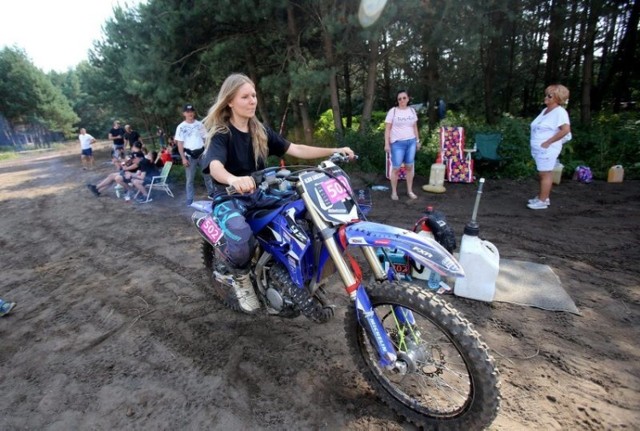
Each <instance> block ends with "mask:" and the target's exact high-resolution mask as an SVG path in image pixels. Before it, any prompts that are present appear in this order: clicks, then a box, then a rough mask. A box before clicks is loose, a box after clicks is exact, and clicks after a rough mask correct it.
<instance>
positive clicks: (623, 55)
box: [613, 0, 640, 112]
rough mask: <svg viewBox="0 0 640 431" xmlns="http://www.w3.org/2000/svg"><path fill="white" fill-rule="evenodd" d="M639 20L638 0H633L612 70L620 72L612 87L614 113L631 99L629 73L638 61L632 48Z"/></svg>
mask: <svg viewBox="0 0 640 431" xmlns="http://www.w3.org/2000/svg"><path fill="white" fill-rule="evenodd" d="M639 18H640V0H635V2H634V4H633V8H632V9H631V14H630V15H629V21H628V22H627V25H626V31H625V34H624V36H623V37H622V42H621V44H620V49H619V50H618V55H617V56H616V62H615V65H614V70H616V71H619V72H620V75H619V77H618V79H617V80H616V85H615V87H614V94H613V96H614V100H615V103H614V105H613V110H614V112H618V111H619V110H620V108H621V102H622V101H629V100H630V99H631V73H632V71H633V70H634V69H635V70H636V71H637V67H638V61H639V60H640V58H638V56H637V53H636V50H635V49H634V47H636V46H637V40H638V22H639ZM634 58H635V64H634Z"/></svg>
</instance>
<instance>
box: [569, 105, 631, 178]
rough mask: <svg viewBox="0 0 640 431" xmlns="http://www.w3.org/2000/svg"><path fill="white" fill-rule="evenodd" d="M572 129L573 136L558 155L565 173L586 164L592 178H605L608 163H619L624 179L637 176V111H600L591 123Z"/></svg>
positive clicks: (610, 164)
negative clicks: (622, 169) (616, 112)
mask: <svg viewBox="0 0 640 431" xmlns="http://www.w3.org/2000/svg"><path fill="white" fill-rule="evenodd" d="M571 129H572V135H573V139H572V140H571V141H569V142H568V143H567V144H565V145H564V147H565V148H564V149H563V154H562V158H561V159H562V161H563V164H564V165H565V166H566V167H568V169H565V172H567V171H569V172H573V170H574V169H575V167H576V166H578V165H586V166H589V167H590V168H591V172H592V173H593V175H594V177H595V178H599V179H606V178H607V175H608V172H609V168H610V167H611V166H613V165H622V166H623V167H624V169H625V178H626V179H639V178H640V145H638V143H639V142H640V114H638V113H632V112H627V113H622V114H600V115H598V116H597V117H596V118H594V120H593V123H592V125H591V126H580V125H572V127H571Z"/></svg>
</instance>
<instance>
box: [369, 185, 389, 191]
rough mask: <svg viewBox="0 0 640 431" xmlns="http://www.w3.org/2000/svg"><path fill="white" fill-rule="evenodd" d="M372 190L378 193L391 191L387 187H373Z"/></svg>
mask: <svg viewBox="0 0 640 431" xmlns="http://www.w3.org/2000/svg"><path fill="white" fill-rule="evenodd" d="M371 190H375V191H377V192H384V191H387V190H389V187H387V186H371Z"/></svg>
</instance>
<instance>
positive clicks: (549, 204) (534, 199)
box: [527, 196, 551, 207]
mask: <svg viewBox="0 0 640 431" xmlns="http://www.w3.org/2000/svg"><path fill="white" fill-rule="evenodd" d="M538 200H540V199H538V196H536V197H535V198H531V199H529V201H528V202H527V203H529V204H532V203H534V202H535V201H538ZM544 203H545V204H547V206H548V207H550V206H551V199H549V198H546V199H545V200H544Z"/></svg>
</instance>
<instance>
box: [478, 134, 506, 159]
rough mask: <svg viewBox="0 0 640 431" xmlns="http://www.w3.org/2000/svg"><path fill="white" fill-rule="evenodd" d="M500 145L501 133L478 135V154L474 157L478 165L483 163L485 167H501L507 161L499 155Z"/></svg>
mask: <svg viewBox="0 0 640 431" xmlns="http://www.w3.org/2000/svg"><path fill="white" fill-rule="evenodd" d="M500 144H502V134H501V133H476V135H475V148H476V152H475V154H474V155H473V158H474V160H475V161H476V163H481V164H483V165H497V167H500V165H501V164H502V163H503V162H504V161H505V160H507V158H506V157H502V156H501V155H500V154H499V153H498V149H499V148H500Z"/></svg>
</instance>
